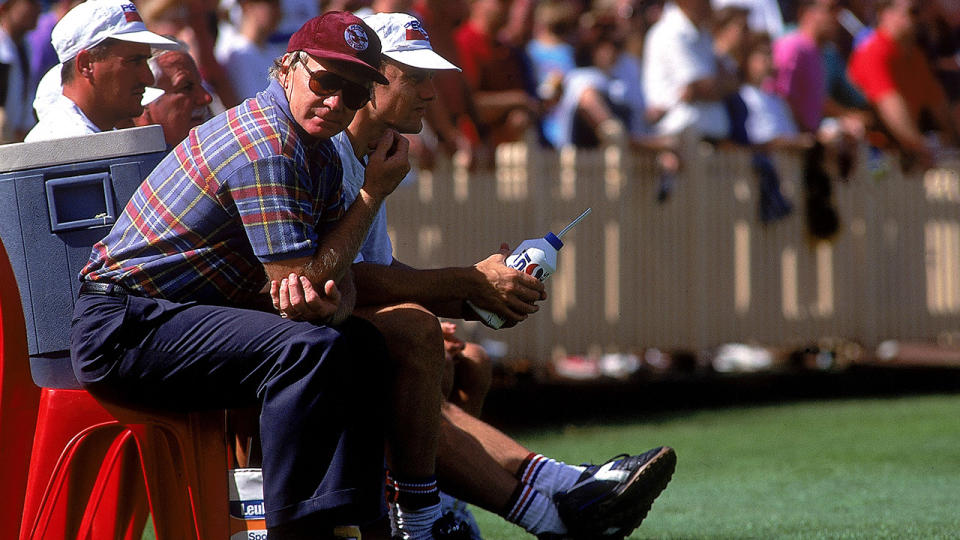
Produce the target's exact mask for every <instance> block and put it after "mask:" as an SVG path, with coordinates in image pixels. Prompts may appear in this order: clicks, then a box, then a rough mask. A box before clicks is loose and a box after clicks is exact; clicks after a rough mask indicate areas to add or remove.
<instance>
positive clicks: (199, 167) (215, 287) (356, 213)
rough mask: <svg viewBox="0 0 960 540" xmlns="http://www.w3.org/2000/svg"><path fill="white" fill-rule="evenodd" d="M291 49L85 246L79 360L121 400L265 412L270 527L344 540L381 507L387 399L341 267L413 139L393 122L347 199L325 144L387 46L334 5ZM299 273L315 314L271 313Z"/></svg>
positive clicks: (74, 351)
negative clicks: (309, 287) (310, 318)
mask: <svg viewBox="0 0 960 540" xmlns="http://www.w3.org/2000/svg"><path fill="white" fill-rule="evenodd" d="M287 51H288V52H287V53H286V54H284V55H283V56H282V57H281V58H279V59H278V60H277V62H276V63H275V65H274V69H272V70H271V72H270V77H269V79H270V80H269V84H268V86H267V87H266V89H265V90H263V91H262V92H260V93H258V94H257V95H256V96H255V97H253V98H250V99H248V100H246V101H244V102H243V103H241V104H240V105H238V106H236V107H233V108H231V109H228V110H227V111H225V112H223V113H222V114H220V115H218V116H216V117H214V118H212V119H210V120H209V121H207V122H205V123H203V124H201V125H200V126H198V127H196V128H194V129H192V130H190V132H189V134H188V136H187V138H186V139H184V140H183V141H182V142H181V143H180V144H178V145H177V146H176V147H174V148H173V150H171V151H170V153H169V154H168V155H167V156H166V157H165V158H164V159H163V160H162V161H161V162H160V164H159V165H158V166H157V167H156V168H155V169H154V170H153V172H151V173H150V174H149V175H148V176H147V178H146V179H145V180H144V182H143V184H142V185H141V186H140V188H139V189H138V190H137V192H135V193H134V195H133V197H132V198H131V200H130V202H129V203H128V204H127V206H126V208H125V209H124V212H123V213H122V215H121V216H120V217H119V218H118V220H117V223H116V224H115V225H114V227H113V229H112V230H111V231H110V232H109V233H108V234H107V236H106V237H105V238H104V239H103V241H101V242H99V243H98V244H97V245H95V246H94V248H93V252H92V254H91V257H90V260H89V262H88V263H87V265H86V267H85V268H84V269H83V270H82V271H81V273H80V280H81V282H82V283H81V287H80V297H79V299H78V300H77V304H76V309H75V317H74V324H73V327H72V332H71V359H72V361H73V366H74V371H75V373H76V374H77V377H78V380H79V381H80V382H81V384H83V385H84V387H86V388H88V389H89V391H90V392H92V393H94V394H95V395H98V396H100V397H102V398H103V399H110V400H115V401H120V402H122V403H124V404H127V405H128V406H142V407H152V408H175V409H179V410H184V409H186V410H195V409H203V408H223V407H249V406H254V405H259V407H260V410H261V413H260V417H259V421H260V435H261V443H262V450H263V479H264V484H263V490H264V505H265V508H266V523H267V528H268V532H269V534H270V535H271V538H280V539H288V538H331V537H333V538H346V537H350V536H351V535H354V536H355V534H354V532H355V530H356V529H355V528H354V527H353V526H356V525H363V524H366V523H370V522H375V521H378V520H380V519H381V518H382V516H383V515H384V512H385V501H384V493H383V487H384V470H383V462H384V431H385V430H384V426H383V424H384V420H383V417H384V411H385V410H388V409H389V405H388V404H387V403H386V401H385V399H384V396H385V395H386V394H387V392H388V390H387V388H386V380H385V379H386V376H385V372H387V369H388V368H387V366H386V350H385V347H384V345H383V338H382V337H381V336H380V334H379V333H378V332H377V331H376V329H375V328H373V326H372V325H370V324H369V323H366V322H365V321H362V320H360V319H357V318H354V317H350V316H349V315H350V313H351V311H352V307H353V300H354V291H355V290H354V287H353V282H352V276H351V274H350V263H351V262H352V261H353V259H354V257H355V256H356V254H357V250H358V249H359V247H360V243H361V241H362V240H363V238H364V236H365V235H366V232H367V229H368V227H369V225H370V222H371V220H372V219H373V216H374V215H375V214H376V212H377V210H378V209H379V207H380V205H381V204H382V203H383V200H384V199H385V197H386V196H387V195H388V194H389V193H391V192H392V191H393V189H394V188H395V187H396V186H397V184H398V183H399V182H400V180H401V179H402V178H403V176H404V174H406V172H407V170H408V169H409V165H408V162H407V148H408V146H407V143H406V141H405V140H404V139H403V138H402V137H400V136H399V135H398V134H396V133H395V132H393V131H390V132H386V133H385V134H384V136H383V137H382V138H381V139H380V140H379V141H378V142H377V145H376V149H375V150H374V152H373V154H372V155H371V156H370V161H369V163H368V164H367V170H366V181H365V183H364V185H363V189H362V190H361V192H360V195H359V196H358V197H357V199H356V201H355V202H354V203H353V204H352V205H350V207H349V208H346V207H345V205H344V204H343V203H342V201H341V164H340V160H339V158H338V157H337V152H336V149H335V148H334V146H333V144H332V142H331V141H330V137H332V136H333V135H335V134H336V133H338V132H339V131H341V130H342V129H343V128H344V127H346V125H348V124H349V123H350V121H351V120H352V119H353V116H354V114H355V113H356V110H357V109H360V108H361V107H363V105H365V104H366V102H367V101H368V100H369V99H370V87H371V84H372V83H373V81H379V82H386V79H384V78H383V75H381V74H380V71H379V65H380V41H379V39H377V36H376V34H374V33H373V31H372V30H370V28H369V27H368V26H367V25H366V24H364V23H363V21H361V20H360V19H358V18H357V17H355V16H353V15H351V14H349V13H343V12H331V13H327V14H324V15H322V16H320V17H316V18H313V19H310V20H309V21H307V22H306V23H305V24H304V25H303V26H302V27H301V28H300V30H299V31H297V33H295V34H294V35H293V36H292V37H291V38H290V41H289V43H288V47H287ZM291 272H296V273H297V274H299V275H303V276H306V278H307V279H309V280H310V282H311V283H313V284H316V289H317V290H319V291H323V293H324V294H325V299H326V301H327V302H326V304H325V311H324V316H323V320H322V321H317V322H312V323H311V322H297V321H293V320H290V319H288V318H284V317H282V316H281V315H280V314H279V313H277V312H276V311H274V310H273V309H272V307H271V305H270V299H269V295H268V294H267V293H268V291H267V287H268V284H269V282H270V280H271V279H273V280H279V279H282V278H283V277H286V276H288V275H289V274H290V273H291ZM431 466H432V462H431ZM345 526H349V527H345Z"/></svg>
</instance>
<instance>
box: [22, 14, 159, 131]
mask: <svg viewBox="0 0 960 540" xmlns="http://www.w3.org/2000/svg"><path fill="white" fill-rule="evenodd" d="M51 41H52V42H53V47H54V49H56V51H57V57H58V58H59V60H60V64H59V65H58V66H54V68H53V70H59V71H60V78H61V85H62V91H61V93H56V92H55V91H53V92H50V91H49V90H47V92H49V94H50V95H48V96H46V97H44V96H43V95H41V96H40V97H38V102H39V103H40V104H41V106H40V107H39V108H40V109H42V110H39V111H38V116H39V117H40V121H39V122H38V123H37V125H36V126H34V128H33V129H32V130H30V133H28V134H27V137H26V139H25V140H26V141H27V142H32V141H42V140H48V139H62V138H66V137H75V136H78V135H86V134H90V133H98V132H101V131H107V130H110V129H114V128H117V127H129V126H132V125H133V124H132V119H133V118H134V117H136V116H139V115H140V113H142V112H143V106H142V105H141V104H140V101H141V99H142V98H143V92H144V89H145V88H146V87H147V86H150V85H153V84H154V79H153V74H152V73H151V72H150V68H149V66H148V65H147V59H149V58H150V48H151V47H154V48H157V49H175V48H177V43H176V42H174V41H171V40H169V39H166V38H164V37H161V36H159V35H157V34H154V33H153V32H149V31H148V30H147V27H146V26H145V25H144V24H143V21H142V20H141V19H140V15H139V14H138V13H137V8H136V7H135V6H134V5H133V4H132V3H129V2H125V1H124V0H89V1H88V2H84V3H82V4H79V5H78V6H76V7H75V8H73V9H71V10H70V11H69V12H68V13H67V14H66V15H64V17H63V18H62V19H61V20H60V22H58V23H57V25H56V26H55V27H54V28H53V33H52V35H51ZM44 78H45V79H47V77H44ZM49 86H52V87H53V88H56V86H55V83H53V85H51V84H50V82H49V81H47V82H46V84H45V83H44V82H41V90H40V93H41V94H43V92H44V90H43V88H44V87H49Z"/></svg>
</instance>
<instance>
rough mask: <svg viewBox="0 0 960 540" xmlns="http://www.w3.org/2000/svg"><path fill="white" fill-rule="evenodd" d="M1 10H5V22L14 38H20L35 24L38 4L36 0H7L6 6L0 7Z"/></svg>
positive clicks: (38, 9) (38, 10)
mask: <svg viewBox="0 0 960 540" xmlns="http://www.w3.org/2000/svg"><path fill="white" fill-rule="evenodd" d="M2 10H6V11H7V14H6V21H7V23H6V24H7V25H8V30H9V32H10V34H11V36H12V37H13V38H14V39H18V40H19V39H21V38H22V37H23V36H24V35H26V33H27V32H29V31H30V30H33V28H34V27H35V26H37V16H38V15H39V14H40V4H39V3H37V1H36V0H9V3H8V4H7V5H6V6H3V7H0V12H2Z"/></svg>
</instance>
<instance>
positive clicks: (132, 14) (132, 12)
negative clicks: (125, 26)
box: [120, 4, 143, 22]
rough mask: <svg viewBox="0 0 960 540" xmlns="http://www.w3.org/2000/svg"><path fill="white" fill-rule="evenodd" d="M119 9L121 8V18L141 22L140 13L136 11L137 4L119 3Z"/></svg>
mask: <svg viewBox="0 0 960 540" xmlns="http://www.w3.org/2000/svg"><path fill="white" fill-rule="evenodd" d="M120 9H122V10H123V18H124V19H126V20H127V22H143V19H141V18H140V14H139V13H137V6H135V5H133V4H120Z"/></svg>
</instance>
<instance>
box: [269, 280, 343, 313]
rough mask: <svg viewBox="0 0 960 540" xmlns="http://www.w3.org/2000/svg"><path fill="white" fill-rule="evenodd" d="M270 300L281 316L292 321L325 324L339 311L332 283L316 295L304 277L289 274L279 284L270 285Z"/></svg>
mask: <svg viewBox="0 0 960 540" xmlns="http://www.w3.org/2000/svg"><path fill="white" fill-rule="evenodd" d="M270 298H271V299H272V300H273V308H274V309H276V310H277V311H279V312H280V316H281V317H283V318H285V319H290V320H293V321H317V322H327V321H329V320H330V318H331V317H333V315H334V314H335V313H336V312H337V309H338V308H339V307H340V299H341V297H340V290H339V289H337V284H336V283H334V281H333V280H332V279H331V280H327V282H326V283H324V284H323V292H322V293H319V292H317V290H316V289H314V287H313V283H310V280H309V279H307V278H306V277H304V276H298V275H297V274H290V275H289V276H288V277H286V278H284V279H283V280H281V281H280V282H277V281H276V280H274V281H271V282H270Z"/></svg>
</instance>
